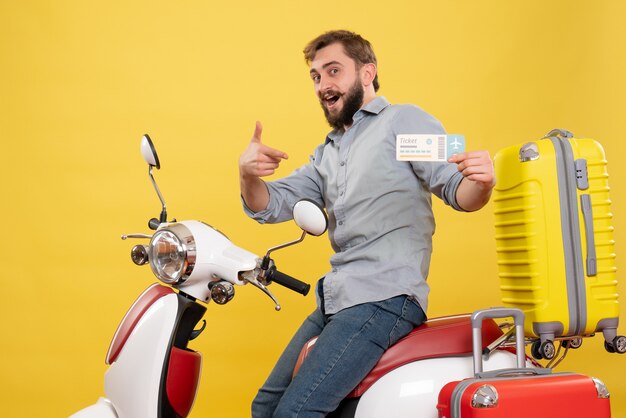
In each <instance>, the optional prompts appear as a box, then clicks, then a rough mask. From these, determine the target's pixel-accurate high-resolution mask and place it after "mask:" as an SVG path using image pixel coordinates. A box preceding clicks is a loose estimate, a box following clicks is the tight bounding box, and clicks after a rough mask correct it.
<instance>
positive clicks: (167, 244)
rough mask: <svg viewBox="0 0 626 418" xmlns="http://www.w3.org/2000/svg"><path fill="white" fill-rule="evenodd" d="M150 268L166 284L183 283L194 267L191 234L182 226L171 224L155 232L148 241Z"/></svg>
mask: <svg viewBox="0 0 626 418" xmlns="http://www.w3.org/2000/svg"><path fill="white" fill-rule="evenodd" d="M148 259H149V260H150V268H151V269H152V272H153V273H154V275H155V276H157V278H158V279H159V280H161V281H163V282H165V283H168V284H176V283H180V282H182V281H184V280H185V279H186V278H187V277H189V275H190V274H191V272H192V271H193V267H194V265H195V259H196V248H195V241H194V238H193V234H192V233H191V231H189V229H187V227H185V226H184V225H182V224H172V225H168V226H167V227H165V228H163V229H161V230H159V231H157V232H156V233H155V234H154V235H153V236H152V240H151V241H150V250H149V257H148Z"/></svg>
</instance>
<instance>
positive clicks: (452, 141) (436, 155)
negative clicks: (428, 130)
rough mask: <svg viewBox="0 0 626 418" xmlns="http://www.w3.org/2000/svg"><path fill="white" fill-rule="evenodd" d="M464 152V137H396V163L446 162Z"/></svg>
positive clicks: (406, 135)
mask: <svg viewBox="0 0 626 418" xmlns="http://www.w3.org/2000/svg"><path fill="white" fill-rule="evenodd" d="M464 151H465V136H463V135H445V134H432V135H431V134H419V135H418V134H401V135H396V160H398V161H435V162H437V161H448V158H450V157H451V156H452V155H454V154H458V153H461V152H464Z"/></svg>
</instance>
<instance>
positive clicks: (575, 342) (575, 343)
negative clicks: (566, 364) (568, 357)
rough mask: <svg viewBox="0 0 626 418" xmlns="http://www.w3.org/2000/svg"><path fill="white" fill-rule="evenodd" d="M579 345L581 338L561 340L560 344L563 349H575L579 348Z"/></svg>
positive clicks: (581, 341)
mask: <svg viewBox="0 0 626 418" xmlns="http://www.w3.org/2000/svg"><path fill="white" fill-rule="evenodd" d="M581 345H583V339H582V338H572V339H571V340H563V341H562V342H561V347H563V348H571V349H576V348H580V346H581Z"/></svg>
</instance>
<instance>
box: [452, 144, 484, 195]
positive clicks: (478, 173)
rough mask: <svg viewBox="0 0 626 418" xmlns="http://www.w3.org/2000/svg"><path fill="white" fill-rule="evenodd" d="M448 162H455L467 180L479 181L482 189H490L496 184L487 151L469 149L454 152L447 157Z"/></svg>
mask: <svg viewBox="0 0 626 418" xmlns="http://www.w3.org/2000/svg"><path fill="white" fill-rule="evenodd" d="M448 162H449V163H456V165H457V167H458V169H459V171H460V172H461V174H463V177H465V178H466V179H468V180H471V181H474V182H476V183H479V184H478V185H479V186H481V187H482V188H484V189H488V190H491V189H492V188H493V186H495V184H496V178H495V175H494V171H493V162H492V161H491V157H490V156H489V151H470V152H462V153H460V154H454V155H453V156H452V157H450V158H449V159H448Z"/></svg>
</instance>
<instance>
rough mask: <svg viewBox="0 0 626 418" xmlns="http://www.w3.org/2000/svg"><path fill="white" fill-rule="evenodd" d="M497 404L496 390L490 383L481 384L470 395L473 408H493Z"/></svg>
mask: <svg viewBox="0 0 626 418" xmlns="http://www.w3.org/2000/svg"><path fill="white" fill-rule="evenodd" d="M497 405H498V391H497V390H496V388H495V387H493V386H492V385H482V386H481V387H479V388H478V389H476V391H475V392H474V394H473V395H472V407H473V408H493V407H496V406H497Z"/></svg>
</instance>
